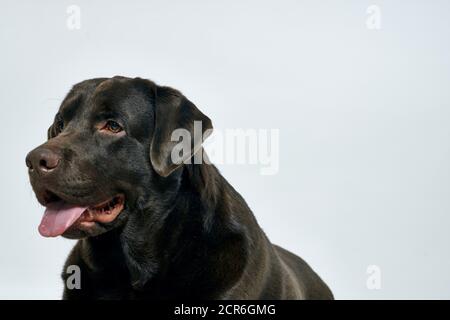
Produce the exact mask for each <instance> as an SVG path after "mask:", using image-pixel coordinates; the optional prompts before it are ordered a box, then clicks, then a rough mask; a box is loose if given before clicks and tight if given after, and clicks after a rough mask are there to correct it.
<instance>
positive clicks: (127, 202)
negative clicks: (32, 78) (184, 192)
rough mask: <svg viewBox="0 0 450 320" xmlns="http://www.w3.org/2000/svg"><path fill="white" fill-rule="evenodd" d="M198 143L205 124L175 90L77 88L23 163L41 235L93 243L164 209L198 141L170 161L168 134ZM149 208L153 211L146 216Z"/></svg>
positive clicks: (117, 83)
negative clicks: (197, 132) (197, 128)
mask: <svg viewBox="0 0 450 320" xmlns="http://www.w3.org/2000/svg"><path fill="white" fill-rule="evenodd" d="M195 121H199V123H201V134H202V136H203V137H202V138H204V137H205V136H207V134H208V132H209V131H210V130H211V129H212V125H211V121H210V119H209V118H208V117H207V116H205V115H204V114H203V113H202V112H200V110H198V109H197V107H196V106H195V105H194V104H193V103H192V102H190V101H189V100H188V99H187V98H186V97H184V96H183V95H182V94H181V93H180V92H179V91H177V90H174V89H172V88H169V87H162V86H158V85H156V84H155V83H153V82H152V81H149V80H144V79H140V78H135V79H131V78H125V77H114V78H99V79H91V80H86V81H83V82H81V83H79V84H76V85H75V86H74V87H73V88H72V90H71V91H70V92H69V93H68V95H67V96H66V98H65V99H64V101H63V102H62V104H61V106H60V108H59V111H58V113H57V114H56V116H55V120H54V123H53V124H52V125H51V126H50V128H49V129H48V141H47V142H45V143H44V144H42V145H40V146H39V147H37V148H35V149H34V150H32V151H31V152H30V153H29V154H28V155H27V157H26V164H27V167H28V171H29V176H30V182H31V185H32V187H33V190H34V192H35V194H36V196H37V199H38V201H39V202H40V203H41V204H42V205H43V206H45V207H46V210H45V213H44V217H43V219H42V222H41V224H40V226H39V231H40V233H41V234H42V235H43V236H50V237H51V236H58V235H63V236H64V237H67V238H84V237H89V236H96V235H99V234H102V233H104V232H107V231H109V230H112V229H117V228H120V227H122V226H124V225H125V224H127V223H130V221H133V220H134V221H137V220H136V219H133V217H132V216H133V215H137V214H139V213H140V212H141V211H142V209H143V208H149V209H150V210H147V211H146V212H150V214H151V212H155V214H156V212H158V208H161V207H163V206H164V205H168V204H169V202H170V201H171V200H172V198H171V195H172V194H173V193H174V190H175V189H176V186H177V184H179V180H180V175H181V173H180V172H181V171H182V169H181V167H182V166H183V163H184V162H186V161H189V159H190V158H191V157H192V156H193V155H194V154H195V153H196V152H197V151H198V150H199V149H201V142H202V139H190V140H189V141H183V143H184V145H186V143H187V145H188V146H189V151H190V152H188V153H186V152H184V154H183V155H182V156H181V157H180V158H178V159H177V161H174V159H173V153H174V148H176V146H177V145H178V142H177V141H172V139H171V137H172V133H173V132H174V130H176V129H182V130H184V132H187V133H190V134H191V137H192V138H193V137H194V132H193V131H194V122H195ZM152 207H153V209H154V210H151V209H152Z"/></svg>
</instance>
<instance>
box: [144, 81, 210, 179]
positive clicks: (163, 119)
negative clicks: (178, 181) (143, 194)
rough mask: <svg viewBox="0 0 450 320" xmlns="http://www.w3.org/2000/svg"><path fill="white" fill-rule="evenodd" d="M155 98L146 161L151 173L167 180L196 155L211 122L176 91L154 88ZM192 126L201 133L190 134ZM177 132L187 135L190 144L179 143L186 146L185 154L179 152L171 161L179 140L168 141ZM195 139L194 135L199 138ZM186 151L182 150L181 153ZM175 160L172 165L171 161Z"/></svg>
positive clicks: (192, 130) (185, 142) (207, 134)
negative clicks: (152, 128)
mask: <svg viewBox="0 0 450 320" xmlns="http://www.w3.org/2000/svg"><path fill="white" fill-rule="evenodd" d="M154 94H155V98H154V102H155V127H154V130H153V137H152V142H151V146H150V160H151V162H152V165H153V168H154V169H155V171H156V172H157V173H158V174H159V175H160V176H162V177H167V176H168V175H169V174H171V173H172V172H173V171H174V170H175V169H177V168H178V167H180V166H181V165H182V164H183V163H187V162H189V161H190V159H191V158H192V157H193V156H194V154H195V153H196V152H198V151H199V150H200V149H201V146H202V142H203V139H204V138H206V137H207V136H209V134H211V130H212V123H211V120H210V119H209V118H208V117H207V116H206V115H204V114H203V113H202V112H201V111H200V110H199V109H198V108H197V107H196V106H195V105H194V104H193V103H192V102H191V101H189V100H188V99H187V98H186V97H185V96H183V95H182V94H181V93H180V92H179V91H177V90H175V89H172V88H169V87H160V86H156V88H155V90H154ZM194 123H196V125H195V127H196V128H197V127H198V124H201V132H197V131H198V130H196V131H195V132H194ZM177 129H181V130H182V132H185V133H188V135H187V136H188V137H189V138H190V141H183V142H182V143H183V144H184V145H185V146H186V144H187V146H188V148H187V149H189V150H188V151H189V152H183V154H182V155H181V156H180V157H179V158H178V159H172V153H173V152H177V153H178V150H174V148H175V147H176V146H177V145H178V146H179V145H180V142H179V141H172V134H173V133H174V131H175V130H177ZM200 134H201V137H196V136H195V135H200ZM184 151H186V150H184ZM174 160H176V162H174Z"/></svg>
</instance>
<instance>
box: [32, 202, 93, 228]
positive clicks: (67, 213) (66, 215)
mask: <svg viewBox="0 0 450 320" xmlns="http://www.w3.org/2000/svg"><path fill="white" fill-rule="evenodd" d="M86 209H87V207H78V206H74V205H71V204H68V203H66V202H64V201H58V202H52V203H50V204H49V205H48V206H47V208H46V209H45V213H44V216H43V217H42V221H41V224H40V225H39V233H40V234H41V235H42V236H44V237H57V236H59V235H61V234H63V233H64V231H66V230H67V229H68V228H69V227H70V226H71V225H72V224H73V223H74V222H75V221H76V220H77V219H78V218H79V217H80V216H81V215H82V214H83V212H84V210H86Z"/></svg>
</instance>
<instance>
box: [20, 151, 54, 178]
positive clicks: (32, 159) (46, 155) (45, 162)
mask: <svg viewBox="0 0 450 320" xmlns="http://www.w3.org/2000/svg"><path fill="white" fill-rule="evenodd" d="M60 161H61V156H60V155H59V154H58V153H56V152H54V151H52V150H50V149H47V148H37V149H34V150H33V151H31V152H30V153H29V154H28V155H27V157H26V159H25V163H26V165H27V167H28V169H29V170H30V171H33V170H37V171H39V172H40V173H48V172H51V171H53V170H55V168H57V167H58V165H59V163H60Z"/></svg>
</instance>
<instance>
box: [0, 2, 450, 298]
mask: <svg viewBox="0 0 450 320" xmlns="http://www.w3.org/2000/svg"><path fill="white" fill-rule="evenodd" d="M0 4H1V8H0V43H1V48H0V68H1V69H0V70H1V76H0V90H1V94H0V106H1V125H0V139H1V147H2V156H1V158H0V172H1V182H0V188H1V189H0V191H1V192H0V196H1V206H2V207H1V215H0V298H6V299H10V298H39V299H40V298H51V299H58V298H59V297H60V294H61V291H62V283H61V281H60V278H59V273H60V272H61V267H62V264H63V261H64V259H65V257H66V255H67V254H68V252H69V250H70V248H71V246H72V245H73V244H74V242H72V241H70V240H66V239H62V238H59V239H45V238H42V237H41V236H40V235H39V234H38V232H37V226H38V224H39V221H40V219H41V216H42V212H43V209H42V208H41V207H40V205H39V204H38V203H37V201H36V200H35V198H34V195H33V193H32V190H31V187H30V186H29V184H28V177H27V171H26V167H25V163H24V162H25V161H24V158H25V155H26V153H27V152H28V151H29V150H31V149H32V148H34V147H35V146H37V145H38V144H40V143H42V142H43V141H44V139H45V137H46V130H47V127H48V126H49V124H50V123H51V121H52V118H53V116H54V113H55V111H56V110H57V107H58V105H59V103H60V102H61V99H62V98H63V96H64V95H65V94H66V93H67V91H68V90H69V88H70V87H71V85H73V84H74V83H76V82H78V81H81V80H84V79H87V78H92V77H98V76H114V75H125V76H132V77H134V76H141V77H144V78H151V79H153V80H155V81H157V82H158V83H161V84H166V85H170V86H173V87H175V88H178V89H180V90H181V91H182V92H183V93H185V95H186V96H187V97H189V98H190V99H191V100H192V101H193V102H194V103H196V104H197V105H198V106H199V107H200V108H201V109H202V110H203V111H204V112H205V113H206V114H208V115H209V116H210V117H211V118H212V119H213V122H214V124H215V127H217V128H255V129H258V128H265V129H271V128H274V129H279V130H280V168H279V172H278V174H276V175H272V176H263V175H260V170H259V167H258V166H255V165H220V166H219V167H220V169H221V171H222V173H223V175H224V176H225V177H226V178H227V179H228V180H229V181H230V183H231V184H232V185H233V186H234V187H235V188H236V189H237V190H238V191H239V192H241V193H242V195H243V196H244V198H245V199H246V200H247V201H248V203H249V205H250V207H251V208H252V209H253V211H254V213H255V215H256V217H257V219H258V221H259V223H260V225H261V226H262V228H263V229H264V230H265V231H266V233H267V234H268V236H269V237H270V239H271V240H272V241H273V242H274V243H277V244H279V245H281V246H284V247H286V248H288V249H289V250H291V251H293V252H295V253H297V254H299V255H301V256H302V257H303V258H305V259H306V260H307V261H308V262H309V263H310V264H311V265H312V267H313V268H314V269H315V270H316V271H317V272H318V273H319V274H320V275H321V276H322V277H323V279H324V280H325V281H326V282H327V283H328V284H329V285H330V287H331V288H332V289H333V291H334V293H335V295H336V297H337V298H340V299H349V298H356V299H361V298H367V299H379V298H387V299H391V298H402V299H403V298H405V299H408V298H450V272H449V270H450V253H449V242H450V234H449V228H450V218H449V209H450V200H449V191H450V180H449V160H450V158H449V142H450V127H449V120H450V109H449V108H450V91H449V80H450V73H449V71H450V64H449V60H450V59H449V57H450V50H449V39H450V3H449V2H448V1H425V0H423V1H408V2H406V1H400V0H397V1H360V0H359V1H356V0H355V1H323V0H322V1H317V0H315V1H313V0H311V1H220V2H219V1H206V0H205V1H121V2H119V1H116V2H113V1H77V0H75V1H31V0H30V1H5V0H1V1H0ZM70 5H76V6H78V8H80V10H81V16H80V17H81V28H80V29H71V28H69V27H71V26H72V27H73V21H72V20H70V21H69V27H68V25H67V23H68V21H67V20H68V19H69V18H70V16H71V14H70V13H67V11H66V10H67V8H68V7H69V6H70ZM371 5H376V6H377V7H376V8H375V11H377V10H378V11H377V12H378V13H379V14H381V20H379V19H378V20H377V19H376V17H375V18H374V17H373V14H374V11H373V7H372V9H369V12H367V9H368V8H369V7H370V6H371ZM378 13H376V12H375V14H377V17H379V15H378ZM373 19H375V20H376V21H375V25H374V20H373ZM71 21H72V22H71ZM377 22H380V23H381V25H377V24H376V23H377ZM71 23H72V24H71ZM374 26H375V29H374ZM377 26H378V27H381V28H380V29H377V28H376V27H377ZM371 265H375V266H377V267H378V268H379V269H380V270H381V288H380V289H370V286H369V287H368V286H367V279H368V278H369V276H370V275H369V274H368V273H367V268H368V266H371Z"/></svg>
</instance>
